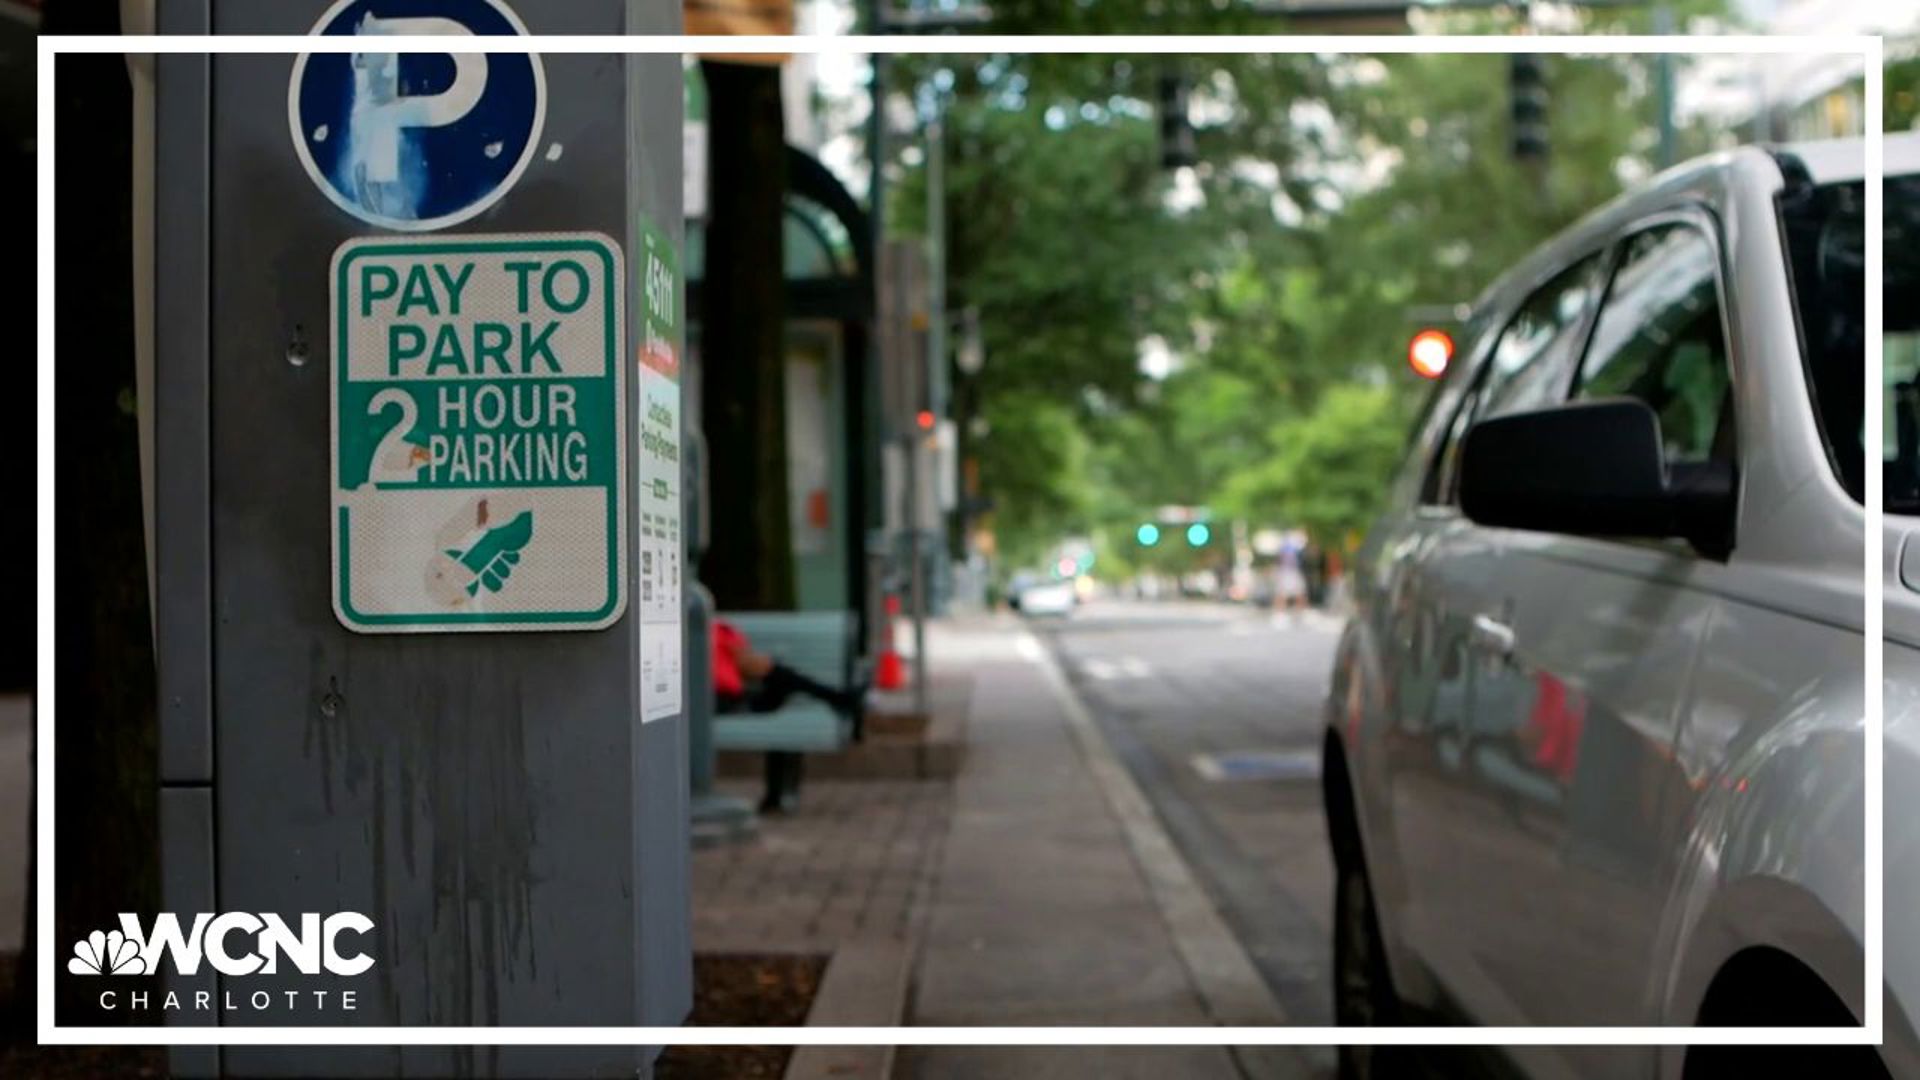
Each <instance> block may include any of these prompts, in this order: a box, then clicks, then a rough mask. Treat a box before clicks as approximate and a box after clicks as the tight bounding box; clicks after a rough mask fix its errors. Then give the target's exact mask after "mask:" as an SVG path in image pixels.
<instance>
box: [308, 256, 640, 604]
mask: <svg viewBox="0 0 1920 1080" xmlns="http://www.w3.org/2000/svg"><path fill="white" fill-rule="evenodd" d="M623 269H624V257H623V255H622V253H621V251H620V247H619V245H618V244H616V243H615V242H614V241H613V240H611V239H609V238H607V237H605V236H602V235H600V234H598V233H542V234H533V235H524V236H458V237H444V238H441V237H397V236H393V237H390V236H380V237H366V238H361V239H356V240H349V241H347V242H346V243H345V244H342V245H341V246H340V248H339V250H338V251H336V252H334V256H333V269H332V274H331V281H332V296H333V328H332V329H333V369H332V399H333V528H334V538H333V608H334V612H335V614H337V615H338V616H339V618H340V622H341V623H342V624H344V625H345V626H346V627H347V628H348V629H350V630H357V631H360V632H362V633H422V632H450V631H478V630H594V629H598V628H601V627H604V626H607V625H609V624H610V623H612V622H613V621H614V620H615V619H618V618H619V617H620V614H621V612H622V611H623V610H624V609H625V608H626V603H627V587H626V586H627V582H626V577H627V574H626V567H627V559H626V554H625V553H626V548H625V543H624V534H623V529H624V528H625V525H624V522H625V518H626V515H625V513H624V507H623V506H622V492H624V491H625V490H626V475H627V416H626V414H627V404H626V380H627V376H626V366H627V363H626V361H625V358H624V353H625V346H624V341H625V338H624V335H623V325H622V314H623V310H624V307H625V303H624V300H625V296H626V294H625V292H624V291H623V277H622V274H623Z"/></svg>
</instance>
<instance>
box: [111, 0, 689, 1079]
mask: <svg viewBox="0 0 1920 1080" xmlns="http://www.w3.org/2000/svg"><path fill="white" fill-rule="evenodd" d="M159 18H160V28H161V30H162V32H169V33H189V32H200V33H205V32H213V33H218V34H234V33H254V34H304V33H308V32H310V31H312V32H320V33H328V34H360V35H363V36H367V37H368V38H369V39H370V40H369V42H368V46H367V48H366V50H365V51H364V52H359V53H353V54H333V55H324V54H320V53H314V54H310V55H308V56H306V57H302V58H295V57H292V56H283V55H282V56H272V55H259V56H249V55H223V56H215V57H211V58H206V57H189V56H168V57H163V58H161V61H160V65H159V72H158V87H157V107H156V116H157V119H156V124H157V146H158V147H159V151H158V155H159V156H158V162H157V166H156V176H155V184H156V205H157V215H156V219H157V223H156V250H157V255H156V264H157V265H156V309H157V312H158V316H157V326H156V331H155V342H156V360H155V379H156V386H155V423H156V451H155V453H156V460H157V470H156V492H157V498H156V509H155V514H156V560H157V567H158V571H157V600H158V615H157V638H158V651H159V660H160V678H161V701H162V712H163V715H162V719H161V748H160V749H161V773H162V783H163V790H162V792H161V807H162V832H163V851H162V867H163V881H164V903H163V910H165V911H169V912H174V913H177V914H178V915H179V917H180V919H181V921H182V923H183V924H186V923H189V922H190V921H191V919H192V917H193V915H194V913H213V914H215V915H220V914H222V913H251V914H252V915H253V916H255V917H256V918H264V917H266V916H269V915H271V916H274V917H276V918H277V919H278V920H280V921H281V922H282V923H284V924H285V925H286V926H288V927H290V928H291V929H290V930H289V931H288V933H287V935H286V937H285V938H284V940H281V941H278V942H274V941H270V940H269V939H270V938H272V937H273V932H272V931H271V930H269V931H267V932H264V933H262V934H261V935H260V936H259V937H258V938H257V939H256V938H252V937H248V938H246V939H245V940H246V941H247V942H248V943H249V945H250V947H251V946H252V945H253V944H254V943H255V942H256V941H257V942H258V943H259V944H258V948H257V949H256V950H255V954H254V955H255V956H256V958H257V957H258V956H264V955H267V954H268V953H269V952H272V953H274V954H275V955H276V956H277V958H278V961H279V962H278V963H277V965H269V967H267V968H259V967H257V966H256V969H255V970H251V971H242V970H241V969H243V968H246V967H247V966H248V965H247V964H245V963H240V964H231V963H225V962H221V963H215V962H213V959H212V957H211V954H209V955H208V956H207V957H206V958H205V959H206V961H207V962H205V963H202V964H200V965H199V966H197V968H196V969H195V970H194V971H193V972H192V973H190V974H189V973H185V972H182V971H180V970H177V967H178V965H175V968H176V970H167V971H163V972H162V975H163V976H164V977H165V980H166V986H167V987H168V988H169V989H170V990H176V991H180V992H182V993H183V994H184V995H186V996H184V997H183V998H182V999H181V1001H182V1004H181V1007H180V1008H178V1009H176V1010H170V1011H168V1012H166V1013H164V1014H161V1013H158V1012H156V1014H155V1015H154V1016H153V1017H151V1018H150V1019H147V1020H146V1022H150V1023H161V1022H164V1023H176V1024H194V1023H218V1024H223V1025H289V1024H299V1025H304V1024H317V1025H516V1026H519V1025H595V1026H609V1025H618V1026H631V1025H649V1024H675V1023H678V1022H679V1021H680V1020H681V1019H682V1018H683V1017H684V1015H685V1012H686V1010H687V1008H688V1005H689V1000H690V978H691V976H690V955H689V943H688V942H689V939H688V910H687V906H688V893H687V815H688V810H687V783H688V780H687V771H686V762H687V748H686V732H685V724H684V717H683V712H682V707H683V706H682V702H683V698H684V695H685V685H684V672H683V657H684V630H685V626H684V612H683V607H682V598H681V587H680V577H681V544H682V535H681V531H680V530H681V516H682V511H681V492H680V490H679V486H680V446H681V437H682V436H681V431H680V424H679V415H680V402H679V390H678V368H677V364H678V356H679V352H680V350H681V348H682V339H681V335H680V327H681V325H682V323H681V312H682V306H681V305H682V301H681V297H680V277H679V269H678V266H679V262H678V258H677V251H678V248H679V244H680V235H681V217H680V192H681V183H680V170H681V162H680V152H681V151H680V145H681V143H680V123H681V72H680V61H679V58H678V57H677V56H672V55H667V56H622V55H617V54H614V55H545V56H534V57H529V56H527V55H525V54H491V55H480V54H466V55H461V54H457V53H453V52H449V53H445V54H437V55H436V54H405V55H398V54H393V53H382V52H380V51H379V48H378V42H377V37H378V36H379V35H382V34H447V35H461V34H511V33H526V32H531V33H551V34H619V33H676V32H678V29H679V26H678V23H679V12H678V7H677V5H664V4H653V3H646V4H643V3H640V2H638V0H633V2H623V0H539V2H538V3H532V2H529V0H337V2H333V0H244V2H243V0H162V2H161V7H160V14H159ZM343 913H351V914H354V915H357V916H360V917H362V919H363V920H364V921H363V922H356V921H353V920H347V921H345V922H339V923H336V922H335V921H334V920H335V918H336V916H342V914H343ZM308 915H315V916H318V918H319V919H320V920H326V921H325V922H324V923H322V924H320V925H324V926H325V927H327V930H326V931H325V932H324V933H323V934H321V935H320V936H321V937H324V938H325V939H326V940H325V942H324V949H323V950H322V949H319V948H318V947H317V946H315V951H314V953H313V956H314V958H313V959H311V961H310V960H309V956H308V953H307V952H305V951H303V950H306V949H307V948H308V947H309V946H314V945H315V940H316V939H315V938H314V936H313V935H307V934H305V933H303V932H302V929H301V928H302V926H303V922H302V920H303V918H304V917H306V916H308ZM216 925H219V924H218V923H216ZM269 925H270V926H271V922H269ZM336 925H338V926H340V927H342V928H343V930H342V934H341V936H339V937H337V938H336V937H335V936H334V931H333V928H334V927H335V926H336ZM241 940H242V937H241V936H240V935H238V934H233V933H229V934H227V936H226V938H225V941H226V950H227V952H229V953H236V954H237V953H240V952H241V951H242V950H241V949H240V948H239V945H238V943H239V942H240V941H241ZM335 961H340V962H339V963H335ZM362 961H365V963H364V964H363V963H362ZM320 991H325V992H326V993H324V994H320V993H318V992H320ZM195 992H203V993H205V994H206V995H207V997H206V999H205V1000H206V1001H207V1002H208V1007H205V1008H201V1007H196V998H195V997H194V993H195ZM349 995H350V1000H351V1005H350V1006H348V1005H347V1004H346V1001H347V1000H348V999H349ZM314 1041H315V1042H324V1041H325V1040H324V1037H323V1036H321V1037H316V1039H315V1040H314ZM650 1062H651V1053H650V1052H649V1051H648V1050H646V1049H644V1048H637V1047H596V1048H571V1049H568V1048H552V1047H532V1046H528V1047H497V1048H477V1049H470V1048H462V1047H426V1046H419V1047H404V1048H328V1049H316V1048H313V1047H305V1048H274V1047H244V1048H243V1047H227V1048H224V1049H222V1050H220V1051H218V1052H217V1053H216V1052H213V1051H203V1050H182V1051H180V1052H178V1053H176V1055H175V1058H174V1063H175V1067H176V1069H179V1070H183V1071H185V1072H188V1073H200V1074H212V1073H221V1074H228V1075H247V1076H276V1075H315V1074H336V1075H338V1074H348V1075H393V1074H397V1073H400V1072H404V1073H405V1074H406V1075H410V1076H412V1075H420V1076H427V1075H454V1074H458V1075H527V1076H566V1075H596V1076H597V1075H626V1076H631V1075H634V1074H635V1072H636V1071H640V1072H642V1073H644V1072H645V1071H646V1069H647V1068H648V1067H649V1066H650Z"/></svg>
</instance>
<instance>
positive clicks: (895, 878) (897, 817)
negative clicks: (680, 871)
mask: <svg viewBox="0 0 1920 1080" xmlns="http://www.w3.org/2000/svg"><path fill="white" fill-rule="evenodd" d="M722 788H723V789H731V790H729V791H728V793H729V794H735V795H740V796H742V797H747V798H751V797H754V796H756V795H757V794H758V790H759V789H758V785H757V784H756V783H755V782H753V781H739V782H727V783H723V784H722ZM952 802H953V785H952V783H951V782H949V781H945V780H812V779H809V780H807V781H806V782H805V783H804V784H803V785H802V787H801V792H800V805H799V807H798V808H797V809H795V810H794V811H792V812H790V813H788V814H784V815H776V816H765V817H762V818H761V819H760V827H759V830H758V834H757V835H755V836H753V837H750V838H748V839H746V840H743V841H740V842H737V843H731V844H722V845H718V846H715V847H711V848H703V849H700V850H696V851H695V852H694V853H693V947H694V949H695V950H697V951H699V952H809V953H831V952H833V951H834V950H835V949H836V948H838V947H839V946H840V945H841V944H842V943H844V942H845V941H847V940H849V939H853V938H866V937H880V938H886V939H890V940H894V941H899V942H902V943H910V942H911V941H912V936H913V934H914V931H915V929H916V926H915V912H916V911H917V910H919V909H920V908H923V907H924V906H925V896H926V893H927V890H928V888H929V886H930V883H931V876H932V873H933V869H934V867H936V866H937V865H938V857H939V851H940V845H941V841H942V839H943V838H944V837H945V835H946V831H947V820H948V814H949V811H950V810H951V807H952Z"/></svg>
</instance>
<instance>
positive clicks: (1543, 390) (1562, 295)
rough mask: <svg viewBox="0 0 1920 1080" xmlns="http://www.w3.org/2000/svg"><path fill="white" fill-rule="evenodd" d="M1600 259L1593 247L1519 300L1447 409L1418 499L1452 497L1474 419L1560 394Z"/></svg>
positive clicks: (1529, 405) (1446, 500) (1596, 290)
mask: <svg viewBox="0 0 1920 1080" xmlns="http://www.w3.org/2000/svg"><path fill="white" fill-rule="evenodd" d="M1602 267H1603V262H1602V260H1601V258H1600V256H1599V255H1598V254H1597V253H1596V254H1594V255H1589V256H1588V257H1586V258H1585V259H1582V260H1581V261H1579V262H1577V263H1575V264H1573V265H1572V266H1570V267H1568V268H1567V269H1566V270H1563V271H1561V272H1560V273H1559V274H1557V275H1555V276H1554V278H1553V279H1552V280H1550V281H1548V282H1547V283H1546V284H1545V285H1542V286H1541V287H1540V288H1538V289H1536V290H1534V291H1533V293H1532V294H1531V295H1529V296H1528V297H1527V299H1526V300H1525V301H1524V302H1523V303H1522V304H1521V305H1520V308H1519V310H1518V311H1516V312H1514V314H1513V317H1512V318H1511V319H1509V320H1507V325H1506V326H1505V327H1503V328H1502V329H1501V331H1500V338H1499V340H1498V341H1496V342H1495V343H1494V345H1493V348H1492V350H1491V351H1490V353H1489V354H1488V356H1487V359H1486V361H1485V362H1484V363H1482V364H1481V366H1480V370H1479V371H1478V372H1476V373H1475V379H1476V383H1475V385H1474V387H1473V388H1472V389H1471V390H1469V391H1468V392H1467V393H1466V394H1465V395H1464V396H1463V397H1462V398H1461V399H1460V404H1459V405H1458V406H1457V408H1456V410H1455V412H1454V414H1453V422H1452V424H1451V425H1450V426H1449V427H1448V429H1447V434H1446V439H1445V441H1444V442H1442V443H1441V445H1440V447H1439V452H1438V454H1437V455H1436V456H1435V458H1434V464H1433V468H1432V470H1431V471H1430V472H1429V473H1428V476H1427V486H1426V490H1425V491H1424V493H1423V498H1422V501H1423V502H1428V503H1452V502H1453V501H1454V486H1455V474H1456V472H1457V469H1458V466H1459V460H1458V459H1459V456H1460V445H1461V443H1462V442H1463V441H1464V440H1465V438H1466V434H1467V429H1468V428H1469V427H1471V426H1473V424H1474V422H1475V421H1477V420H1481V419H1484V418H1486V417H1489V416H1498V415H1500V414H1502V413H1510V412H1519V411H1522V410H1525V409H1530V408H1536V407H1539V406H1542V405H1547V404H1549V403H1552V402H1554V401H1557V400H1559V397H1560V393H1561V390H1562V388H1563V387H1565V386H1566V380H1567V378H1568V377H1569V374H1570V372H1569V369H1570V368H1571V366H1572V362H1573V352H1574V350H1575V349H1576V348H1577V347H1578V343H1579V334H1580V328H1581V326H1582V325H1584V322H1585V318H1586V314H1587V311H1588V309H1589V308H1591V307H1592V306H1593V303H1594V300H1595V298H1596V297H1597V296H1598V294H1599V291H1600V285H1601V280H1602Z"/></svg>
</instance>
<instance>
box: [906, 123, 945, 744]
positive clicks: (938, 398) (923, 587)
mask: <svg viewBox="0 0 1920 1080" xmlns="http://www.w3.org/2000/svg"><path fill="white" fill-rule="evenodd" d="M932 99H933V113H932V117H931V119H929V120H928V121H927V131H926V140H927V360H926V363H927V367H926V380H927V381H926V386H927V397H926V403H927V408H928V410H929V411H931V412H932V413H933V415H934V416H936V417H939V416H944V415H946V409H947V400H946V399H947V251H946V239H947V238H946V201H947V200H946V195H947V193H946V162H945V154H944V152H943V146H944V143H945V141H946V140H945V137H944V134H943V132H942V130H941V124H940V92H939V91H938V90H935V91H934V92H933V94H932ZM927 437H928V432H927V431H926V430H915V431H914V433H913V435H912V436H911V438H912V440H913V442H912V448H911V452H910V453H909V454H908V455H907V460H908V461H909V462H910V465H909V470H910V471H909V472H908V474H907V475H908V476H909V477H910V478H911V483H910V486H911V487H912V489H913V518H912V521H913V534H912V535H913V555H912V560H913V566H912V574H913V580H912V584H911V587H912V590H913V597H912V599H913V707H914V711H915V712H916V713H919V714H920V715H922V716H924V715H926V712H927V552H926V545H927V535H926V534H927V532H928V529H927V527H926V526H927V523H926V522H925V521H924V520H923V510H924V506H923V504H924V503H925V502H926V500H925V497H924V495H923V493H922V491H921V485H923V484H925V483H926V482H928V481H929V480H931V479H932V478H931V477H922V476H920V472H921V469H920V455H921V454H922V453H923V452H924V451H925V449H926V443H927Z"/></svg>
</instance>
